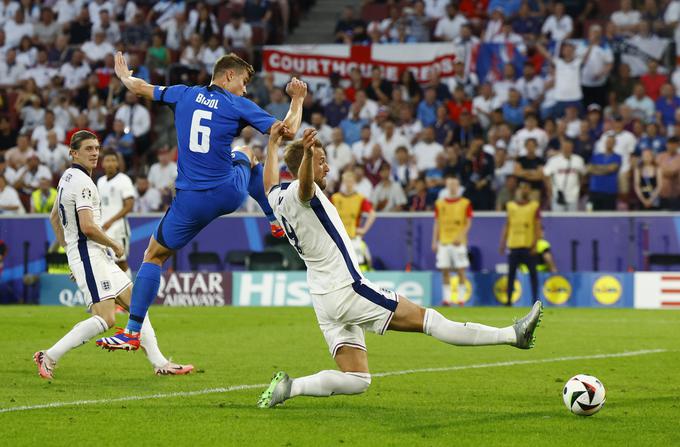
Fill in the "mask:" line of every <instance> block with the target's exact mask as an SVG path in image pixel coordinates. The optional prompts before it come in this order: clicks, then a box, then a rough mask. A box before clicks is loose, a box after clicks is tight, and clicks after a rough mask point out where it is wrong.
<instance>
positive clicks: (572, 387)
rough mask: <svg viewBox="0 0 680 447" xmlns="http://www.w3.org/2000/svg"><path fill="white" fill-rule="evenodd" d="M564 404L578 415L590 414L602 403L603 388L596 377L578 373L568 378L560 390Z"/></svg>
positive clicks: (603, 397)
mask: <svg viewBox="0 0 680 447" xmlns="http://www.w3.org/2000/svg"><path fill="white" fill-rule="evenodd" d="M562 398H563V399H564V405H566V406H567V408H568V409H569V411H571V412H572V413H574V414H577V415H579V416H591V415H593V414H595V413H597V412H598V411H600V408H602V406H603V405H604V402H605V401H606V400H607V399H606V398H605V390H604V385H602V382H600V381H599V380H597V377H593V376H589V375H587V374H579V375H576V376H574V377H572V378H571V379H569V380H568V381H567V383H566V385H564V390H563V391H562Z"/></svg>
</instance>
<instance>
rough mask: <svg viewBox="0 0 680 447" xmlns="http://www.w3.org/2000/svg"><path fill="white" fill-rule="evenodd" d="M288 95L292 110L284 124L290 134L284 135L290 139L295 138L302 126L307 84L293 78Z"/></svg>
mask: <svg viewBox="0 0 680 447" xmlns="http://www.w3.org/2000/svg"><path fill="white" fill-rule="evenodd" d="M286 93H288V94H289V95H290V97H291V101H290V108H289V109H288V113H287V114H286V117H285V118H284V119H283V124H284V125H285V126H286V129H287V130H288V132H286V133H284V137H285V138H288V139H292V138H295V134H297V132H298V130H299V129H300V124H302V102H303V101H304V99H305V96H307V84H305V83H304V82H302V81H300V80H299V79H297V78H293V79H292V80H291V81H290V82H289V83H288V85H287V86H286Z"/></svg>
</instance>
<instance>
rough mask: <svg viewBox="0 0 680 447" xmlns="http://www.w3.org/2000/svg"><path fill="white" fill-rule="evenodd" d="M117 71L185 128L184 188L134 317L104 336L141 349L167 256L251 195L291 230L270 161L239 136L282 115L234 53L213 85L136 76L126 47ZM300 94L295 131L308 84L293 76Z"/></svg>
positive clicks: (139, 289)
mask: <svg viewBox="0 0 680 447" xmlns="http://www.w3.org/2000/svg"><path fill="white" fill-rule="evenodd" d="M115 71H116V75H117V76H118V77H119V78H120V80H121V82H122V83H123V84H124V85H125V87H126V88H127V89H128V90H129V91H130V92H132V93H134V94H135V95H138V96H142V97H144V98H146V99H150V100H154V101H158V102H161V103H163V104H167V105H169V106H170V107H172V109H173V111H174V116H175V127H176V129H177V150H178V162H177V169H178V176H177V181H176V182H175V188H176V190H177V194H176V196H175V198H174V200H173V201H172V204H171V205H170V208H169V209H168V211H167V212H166V213H165V216H163V218H162V219H161V221H160V222H159V223H158V227H157V228H156V231H155V232H154V234H153V235H152V236H151V238H150V240H149V245H148V247H147V249H146V251H145V252H144V261H143V263H142V265H141V267H140V268H139V271H138V272H137V278H136V279H135V286H134V289H133V292H132V303H131V307H130V318H129V319H128V322H127V325H126V327H125V329H124V330H121V331H120V332H119V333H117V334H116V335H114V336H113V337H107V338H104V339H100V340H97V343H98V344H100V345H102V346H104V347H106V348H108V349H124V350H136V349H139V334H140V330H141V327H142V322H143V321H144V316H145V315H146V312H147V310H148V309H149V306H150V305H151V303H152V302H153V300H154V299H155V298H156V295H157V294H158V289H159V287H160V281H161V267H162V265H163V263H164V262H165V261H166V260H167V259H168V258H169V257H170V256H171V255H172V254H173V252H175V251H176V250H179V249H180V248H182V247H184V246H185V245H186V244H187V243H189V241H190V240H192V239H193V238H194V237H195V236H196V235H197V234H198V233H200V232H201V230H202V229H203V228H204V227H205V226H206V225H208V224H209V223H210V222H212V221H213V220H215V219H217V218H218V217H220V216H222V215H225V214H231V213H233V212H234V211H236V210H237V209H238V208H239V207H240V206H241V204H242V203H243V202H244V200H245V199H246V197H247V196H248V195H250V196H251V197H253V198H254V199H255V200H256V201H257V203H258V204H259V205H260V207H261V208H262V211H263V212H264V213H265V215H266V216H267V219H268V220H269V222H270V224H271V228H272V234H273V235H274V236H276V237H282V236H283V230H282V229H281V227H280V226H279V224H278V222H277V221H276V217H274V213H273V212H272V209H271V206H270V205H269V203H268V202H267V196H266V194H265V191H264V189H263V182H262V171H263V168H262V164H260V163H258V161H257V158H256V157H255V154H254V153H253V151H252V150H251V149H250V148H248V147H246V146H241V147H237V148H234V149H232V148H231V143H232V141H233V140H234V138H235V137H236V136H237V135H238V133H239V132H240V131H241V129H242V128H243V127H244V126H245V125H251V126H253V127H254V128H255V129H257V130H258V131H260V132H262V133H267V132H269V129H270V128H271V126H272V125H273V124H274V123H276V122H277V120H276V119H275V118H274V117H273V116H272V115H270V114H269V113H267V112H265V111H264V110H262V108H260V107H259V106H258V105H257V104H255V103H254V102H253V101H251V100H250V99H247V98H245V97H244V95H245V94H246V90H247V85H248V82H250V79H251V77H252V76H253V74H254V72H255V70H254V69H253V66H252V65H250V64H249V63H248V62H246V61H244V60H243V59H241V58H240V57H238V56H236V55H235V54H233V53H230V54H227V55H224V56H222V57H220V58H219V59H217V61H216V62H215V64H214V65H213V73H212V81H211V83H210V85H209V86H207V87H206V86H194V87H188V86H186V85H181V84H179V85H173V86H170V87H165V86H155V85H151V84H149V83H147V82H146V81H145V80H143V79H141V78H135V77H133V76H132V71H130V69H129V68H128V65H127V62H126V60H125V58H124V57H123V54H122V53H120V52H118V53H117V54H116V61H115ZM286 91H287V92H288V94H289V95H290V96H291V97H292V101H291V104H290V109H289V111H288V114H287V115H286V117H285V119H284V121H283V123H284V124H285V126H284V133H285V135H286V136H287V137H292V136H293V135H295V132H297V130H298V129H299V128H300V122H301V121H302V103H303V101H304V98H305V96H306V95H307V85H306V84H305V83H304V82H302V81H299V80H298V79H296V78H293V79H292V80H291V81H290V82H289V83H288V86H287V87H286Z"/></svg>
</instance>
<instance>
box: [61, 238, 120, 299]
mask: <svg viewBox="0 0 680 447" xmlns="http://www.w3.org/2000/svg"><path fill="white" fill-rule="evenodd" d="M92 251H93V250H88V252H89V253H88V254H89V256H88V259H84V260H81V261H79V262H76V263H74V264H73V265H70V264H69V267H71V272H72V273H73V277H74V278H75V280H76V284H78V288H80V290H81V291H82V292H83V297H84V298H85V304H86V305H87V307H88V308H89V307H90V306H92V305H93V304H95V303H98V302H100V301H104V300H108V299H111V298H115V297H117V296H118V295H120V293H121V292H122V291H123V290H125V289H126V288H128V287H130V285H131V284H132V281H130V278H128V276H127V275H126V274H125V273H124V272H123V271H122V270H121V269H120V267H118V266H117V265H116V262H115V261H114V260H113V258H111V257H109V256H107V255H106V254H105V253H104V252H103V251H101V252H100V251H95V252H94V253H92Z"/></svg>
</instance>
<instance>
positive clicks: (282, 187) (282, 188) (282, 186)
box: [280, 182, 291, 191]
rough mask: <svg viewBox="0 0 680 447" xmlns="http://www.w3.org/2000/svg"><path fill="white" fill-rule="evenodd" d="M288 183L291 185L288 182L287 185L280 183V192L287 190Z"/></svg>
mask: <svg viewBox="0 0 680 447" xmlns="http://www.w3.org/2000/svg"><path fill="white" fill-rule="evenodd" d="M290 183H291V182H288V183H281V185H280V186H281V191H285V190H287V189H288V187H289V186H290Z"/></svg>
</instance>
